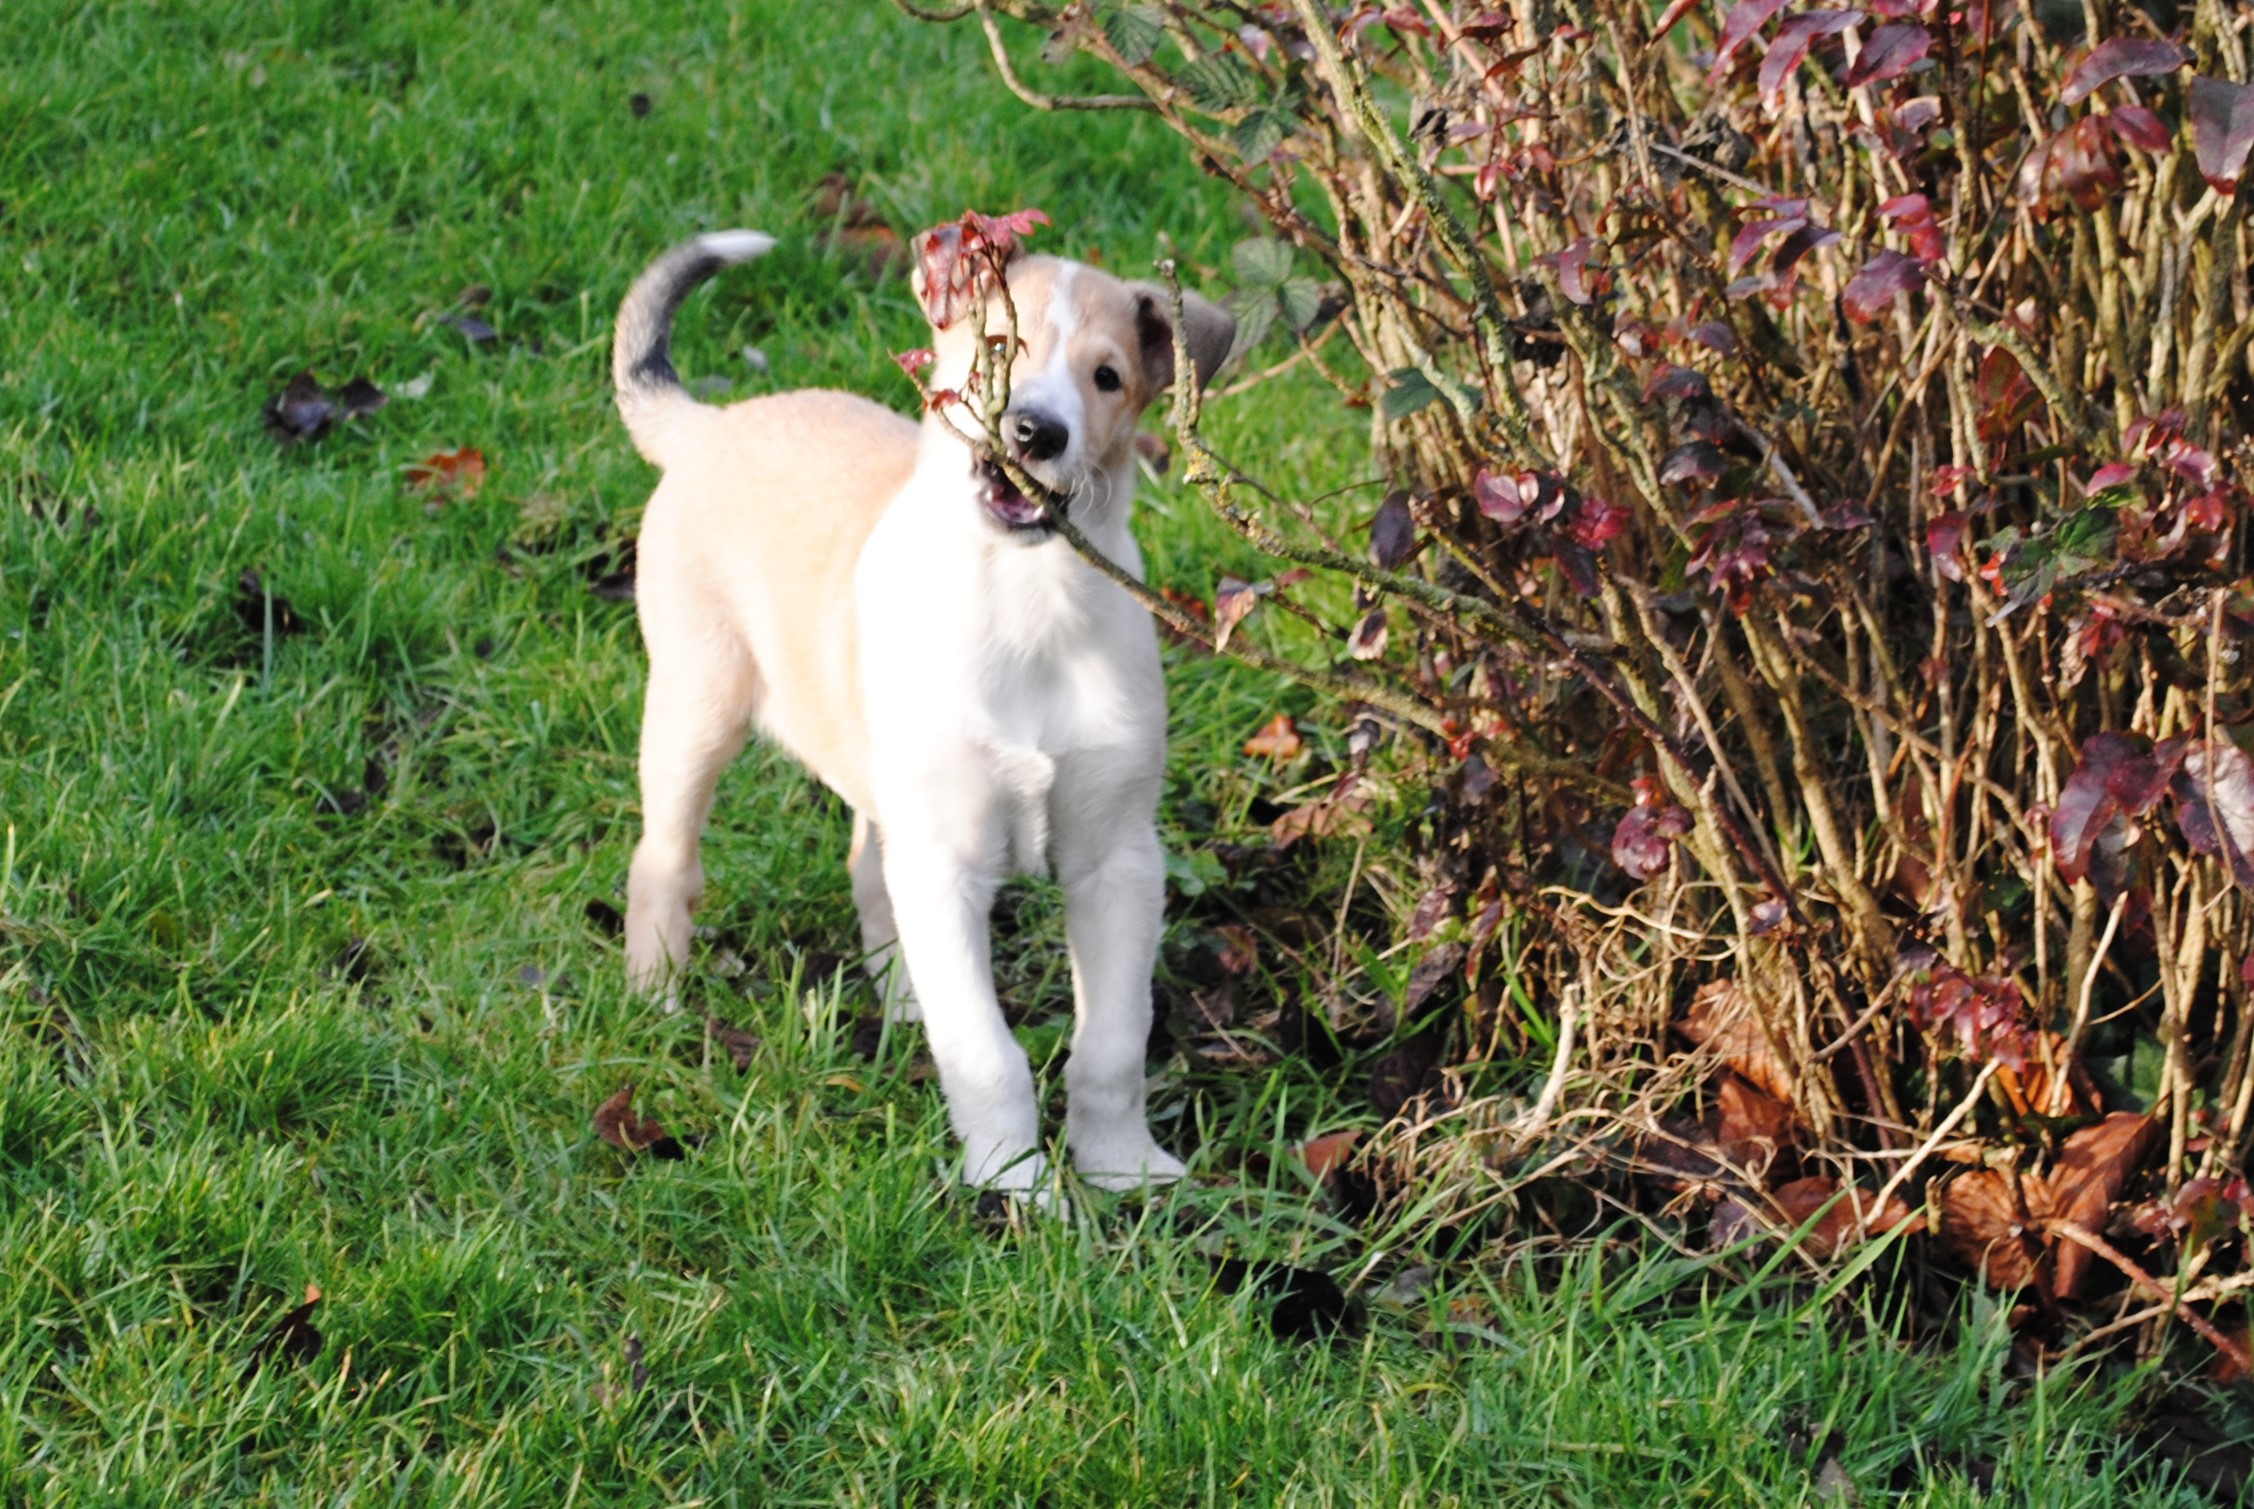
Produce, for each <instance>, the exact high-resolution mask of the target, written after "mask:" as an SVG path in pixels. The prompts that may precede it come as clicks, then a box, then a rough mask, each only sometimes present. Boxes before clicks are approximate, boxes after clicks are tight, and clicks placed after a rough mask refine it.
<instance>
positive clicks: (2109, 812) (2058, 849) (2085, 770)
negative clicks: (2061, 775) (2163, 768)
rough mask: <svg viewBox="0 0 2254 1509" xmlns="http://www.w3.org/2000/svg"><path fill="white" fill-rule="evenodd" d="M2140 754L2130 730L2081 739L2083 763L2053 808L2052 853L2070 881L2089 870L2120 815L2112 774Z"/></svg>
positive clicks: (2071, 882)
mask: <svg viewBox="0 0 2254 1509" xmlns="http://www.w3.org/2000/svg"><path fill="white" fill-rule="evenodd" d="M2139 753H2141V751H2140V750H2139V749H2138V747H2137V741H2136V740H2135V739H2132V738H2130V737H2129V736H2128V735H2127V734H2092V735H2091V736H2090V737H2089V738H2088V739H2087V740H2085V741H2084V742H2083V744H2082V763H2081V764H2080V765H2079V766H2077V767H2076V768H2075V771H2074V773H2073V774H2072V775H2071V776H2068V777H2067V779H2066V784H2065V785H2064V786H2062V787H2060V788H2059V793H2058V806H2057V807H2056V808H2054V809H2053V810H2052V812H2051V857H2052V858H2053V859H2055V860H2057V861H2058V873H2059V874H2061V875H2063V876H2065V877H2066V883H2067V884H2068V885H2073V884H2074V883H2075V882H2077V881H2079V880H2081V879H2082V877H2083V876H2085V875H2087V874H2088V873H2089V870H2090V847H2091V846H2092V845H2093V844H2095V843H2096V842H2097V839H2098V835H2099V834H2100V833H2102V832H2104V831H2105V828H2106V826H2107V825H2108V824H2109V823H2111V822H2112V821H2113V820H2114V819H2115V818H2117V817H2119V816H2120V813H2121V807H2120V803H2119V802H2118V801H2116V800H2115V799H2114V796H2113V791H2112V783H2113V777H2114V774H2115V773H2116V772H2117V771H2118V770H2119V769H2120V767H2121V766H2122V765H2123V764H2125V763H2127V762H2128V761H2130V760H2132V759H2135V758H2136V757H2137V756H2138V754H2139Z"/></svg>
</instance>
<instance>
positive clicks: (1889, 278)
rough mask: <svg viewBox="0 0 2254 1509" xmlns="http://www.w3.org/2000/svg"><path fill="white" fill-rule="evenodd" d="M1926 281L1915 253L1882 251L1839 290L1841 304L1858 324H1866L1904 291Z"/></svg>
mask: <svg viewBox="0 0 2254 1509" xmlns="http://www.w3.org/2000/svg"><path fill="white" fill-rule="evenodd" d="M1924 282H1925V269H1924V268H1922V267H1920V266H1918V264H1917V261H1916V259H1915V258H1913V257H1906V256H1904V255H1903V254H1902V253H1900V252H1898V251H1882V252H1880V253H1879V254H1878V255H1876V256H1874V257H1872V258H1871V259H1870V260H1869V261H1868V262H1865V263H1864V264H1863V265H1862V268H1861V270H1860V271H1858V272H1857V273H1856V274H1855V276H1853V277H1852V278H1849V279H1848V280H1847V286H1846V287H1845V288H1842V289H1841V290H1840V291H1839V303H1840V307H1841V308H1843V309H1845V310H1846V311H1847V317H1848V318H1849V319H1851V320H1854V321H1855V322H1856V323H1857V324H1862V325H1867V324H1869V323H1870V322H1871V321H1872V320H1875V319H1877V318H1878V317H1879V315H1880V314H1881V313H1883V312H1884V311H1885V309H1886V306H1887V305H1889V304H1891V303H1893V302H1894V300H1895V299H1896V298H1897V297H1899V296H1900V295H1902V294H1905V293H1908V292H1909V291H1910V290H1911V289H1913V288H1916V287H1918V286H1920V285H1921V284H1923V283H1924Z"/></svg>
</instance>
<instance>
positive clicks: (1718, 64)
mask: <svg viewBox="0 0 2254 1509" xmlns="http://www.w3.org/2000/svg"><path fill="white" fill-rule="evenodd" d="M1784 5H1785V0H1737V4H1735V5H1733V6H1731V7H1730V13H1729V14H1728V15H1727V16H1725V17H1723V18H1722V37H1721V40H1720V42H1718V43H1717V44H1716V45H1715V48H1714V72H1713V73H1712V74H1711V75H1710V78H1711V80H1712V81H1713V82H1716V83H1719V82H1720V81H1721V78H1722V75H1723V74H1724V73H1726V72H1728V71H1729V64H1730V54H1732V53H1734V52H1736V51H1737V50H1738V48H1739V47H1741V46H1743V45H1744V44H1745V41H1746V39H1747V38H1749V37H1751V36H1752V35H1753V34H1754V33H1755V32H1757V31H1759V30H1760V29H1761V28H1762V27H1764V26H1766V25H1767V24H1768V22H1769V18H1770V17H1771V16H1773V15H1775V14H1776V13H1777V12H1778V11H1780V10H1783V9H1784Z"/></svg>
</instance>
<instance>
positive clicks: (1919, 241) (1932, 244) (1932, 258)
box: [1878, 194, 1947, 266]
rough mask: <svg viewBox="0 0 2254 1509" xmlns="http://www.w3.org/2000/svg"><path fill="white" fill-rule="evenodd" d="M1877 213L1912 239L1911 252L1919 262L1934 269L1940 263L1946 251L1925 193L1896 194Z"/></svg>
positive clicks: (1939, 228) (1937, 222)
mask: <svg viewBox="0 0 2254 1509" xmlns="http://www.w3.org/2000/svg"><path fill="white" fill-rule="evenodd" d="M1878 213H1879V216H1880V218H1882V219H1886V220H1891V221H1893V222H1894V228H1895V229H1896V230H1898V231H1900V232H1901V233H1902V234H1903V235H1905V236H1907V237H1909V238H1910V251H1911V253H1912V254H1913V255H1915V256H1916V258H1917V259H1918V261H1919V262H1921V263H1924V264H1925V265H1927V266H1931V265H1932V264H1933V263H1935V262H1938V261H1940V260H1941V254H1942V252H1943V251H1944V250H1946V249H1947V248H1946V245H1945V243H1943V241H1942V239H1941V225H1940V222H1939V221H1937V220H1935V219H1934V218H1933V206H1932V205H1931V204H1930V203H1929V202H1927V200H1926V197H1925V196H1924V195H1923V194H1897V195H1896V196H1895V197H1893V198H1892V199H1889V200H1887V201H1886V202H1885V203H1884V204H1882V205H1880V206H1879V207H1878Z"/></svg>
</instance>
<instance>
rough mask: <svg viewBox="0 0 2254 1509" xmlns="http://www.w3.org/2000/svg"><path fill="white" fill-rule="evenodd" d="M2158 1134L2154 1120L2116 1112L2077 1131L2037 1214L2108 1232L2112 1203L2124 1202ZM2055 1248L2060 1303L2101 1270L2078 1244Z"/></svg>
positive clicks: (2030, 1199)
mask: <svg viewBox="0 0 2254 1509" xmlns="http://www.w3.org/2000/svg"><path fill="white" fill-rule="evenodd" d="M2156 1130H2158V1124H2157V1123H2156V1122H2154V1121H2153V1119H2152V1118H2151V1117H2150V1116H2139V1115H2136V1114H2134V1113H2132V1112H2129V1111H2115V1112H2114V1113H2113V1114H2112V1115H2110V1116H2108V1117H2106V1118H2105V1120H2103V1121H2101V1122H2098V1123H2097V1124H2096V1125H2095V1126H2086V1127H2083V1128H2082V1129H2081V1130H2080V1131H2078V1132H2075V1133H2074V1134H2073V1135H2072V1136H2070V1137H2068V1138H2067V1139H2066V1142H2065V1145H2064V1146H2062V1147H2061V1148H2060V1149H2059V1153H2058V1167H2056V1168H2055V1169H2053V1170H2052V1171H2051V1174H2050V1178H2049V1179H2048V1180H2046V1181H2044V1195H2045V1196H2046V1197H2047V1198H2045V1199H2043V1200H2042V1203H2043V1205H2044V1206H2045V1207H2046V1208H2045V1209H2043V1210H2040V1211H2036V1212H2034V1213H2035V1214H2036V1215H2038V1216H2041V1217H2046V1218H2050V1219H2055V1220H2061V1221H2071V1222H2073V1223H2074V1224H2075V1225H2076V1226H2079V1227H2081V1228H2082V1229H2083V1230H2084V1231H2098V1232H2102V1231H2104V1230H2105V1226H2106V1221H2107V1219H2108V1218H2109V1217H2110V1216H2111V1214H2112V1211H2113V1202H2114V1201H2115V1200H2118V1199H2119V1198H2121V1190H2122V1188H2123V1187H2124V1186H2125V1185H2127V1183H2128V1182H2129V1180H2130V1179H2131V1178H2132V1177H2134V1176H2135V1174H2136V1171H2137V1165H2138V1163H2139V1162H2140V1161H2142V1160H2143V1158H2144V1154H2145V1149H2146V1148H2148V1147H2150V1146H2151V1143H2152V1136H2153V1133H2154V1132H2155V1131H2156ZM2032 1182H2033V1181H2030V1183H2032ZM2027 1203H2028V1206H2029V1207H2030V1209H2032V1207H2033V1206H2034V1205H2035V1204H2036V1203H2037V1195H2036V1193H2035V1191H2034V1190H2033V1189H2029V1191H2028V1195H2027ZM2057 1248H2058V1265H2057V1267H2056V1269H2055V1270H2054V1271H2053V1274H2052V1280H2051V1287H2052V1291H2053V1292H2054V1293H2055V1294H2056V1295H2057V1296H2058V1297H2059V1298H2060V1299H2077V1298H2079V1297H2080V1296H2081V1293H2082V1290H2083V1288H2084V1287H2085V1285H2086V1283H2087V1281H2088V1280H2089V1278H2090V1276H2091V1275H2092V1274H2093V1273H2095V1272H2097V1271H2099V1270H2097V1269H2095V1268H2093V1267H2092V1266H2091V1265H2092V1264H2093V1263H2094V1262H2095V1261H2096V1260H2097V1254H2095V1253H2093V1252H2091V1251H2090V1250H2089V1249H2088V1248H2087V1247H2084V1246H2083V1245H2082V1244H2081V1243H2079V1242H2061V1243H2058V1244H2057Z"/></svg>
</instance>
